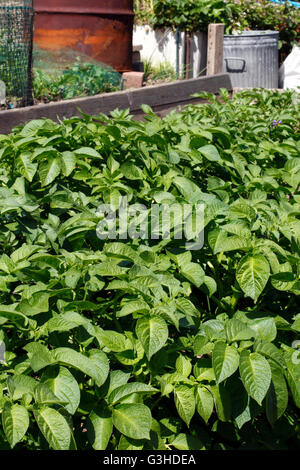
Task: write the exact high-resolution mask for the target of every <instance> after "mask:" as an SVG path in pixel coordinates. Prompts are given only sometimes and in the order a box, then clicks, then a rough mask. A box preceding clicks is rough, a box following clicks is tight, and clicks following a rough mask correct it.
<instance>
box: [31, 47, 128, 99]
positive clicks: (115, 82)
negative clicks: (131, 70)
mask: <svg viewBox="0 0 300 470" xmlns="http://www.w3.org/2000/svg"><path fill="white" fill-rule="evenodd" d="M33 72H34V77H36V76H37V73H39V75H40V76H41V73H42V74H43V73H44V74H45V75H44V77H47V76H48V77H53V81H56V82H59V83H61V85H62V86H63V87H64V88H65V91H64V93H63V94H62V98H63V99H64V98H73V97H76V96H81V95H93V94H96V93H101V92H102V91H110V90H109V86H111V87H116V88H120V86H121V79H122V75H121V74H120V73H118V72H117V71H116V70H114V69H113V67H111V66H109V65H107V64H104V63H103V62H100V61H97V60H95V59H93V58H92V57H90V56H88V55H86V54H84V53H82V52H79V51H76V50H73V49H71V48H68V47H64V48H60V49H57V50H45V49H41V48H39V47H38V46H37V44H34V48H33Z"/></svg>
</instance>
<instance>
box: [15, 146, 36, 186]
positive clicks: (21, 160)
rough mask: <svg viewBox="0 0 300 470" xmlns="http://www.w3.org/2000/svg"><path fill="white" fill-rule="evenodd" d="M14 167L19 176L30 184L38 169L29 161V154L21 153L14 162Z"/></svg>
mask: <svg viewBox="0 0 300 470" xmlns="http://www.w3.org/2000/svg"><path fill="white" fill-rule="evenodd" d="M16 165H17V168H18V171H19V172H20V173H21V175H22V176H24V178H26V179H27V180H28V181H29V182H31V181H32V180H33V178H34V175H35V174H36V171H37V168H38V165H37V163H33V162H32V161H31V155H30V154H29V153H21V154H20V155H19V156H18V158H17V160H16Z"/></svg>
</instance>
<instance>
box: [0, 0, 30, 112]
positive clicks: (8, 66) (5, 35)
mask: <svg viewBox="0 0 300 470" xmlns="http://www.w3.org/2000/svg"><path fill="white" fill-rule="evenodd" d="M33 16H34V11H33V1H32V0H0V80H2V81H3V82H4V83H5V86H6V96H7V98H8V101H9V102H10V103H11V106H14V107H15V106H27V105H30V104H32V101H33V99H32V78H31V68H32V40H33Z"/></svg>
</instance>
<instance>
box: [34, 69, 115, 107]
mask: <svg viewBox="0 0 300 470" xmlns="http://www.w3.org/2000/svg"><path fill="white" fill-rule="evenodd" d="M120 86H121V76H120V74H119V73H118V72H115V71H109V70H106V69H105V68H103V67H101V66H100V65H96V64H89V63H81V62H80V61H77V62H75V63H74V64H73V65H72V66H71V67H70V68H68V69H66V70H64V71H63V72H62V73H56V74H49V73H48V72H47V71H45V70H42V69H39V68H35V69H34V80H33V94H34V98H35V99H37V100H43V101H46V102H47V101H56V100H59V99H63V100H68V99H71V98H75V97H78V96H79V97H80V96H92V95H96V94H98V93H103V92H110V91H117V90H119V89H120Z"/></svg>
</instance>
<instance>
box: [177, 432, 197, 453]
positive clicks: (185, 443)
mask: <svg viewBox="0 0 300 470" xmlns="http://www.w3.org/2000/svg"><path fill="white" fill-rule="evenodd" d="M170 445H171V446H173V447H175V449H178V450H205V446H204V444H203V443H202V442H201V441H200V440H199V439H198V438H197V437H195V436H192V435H190V434H183V433H180V434H178V436H176V437H175V439H173V440H172V441H171V442H170Z"/></svg>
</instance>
